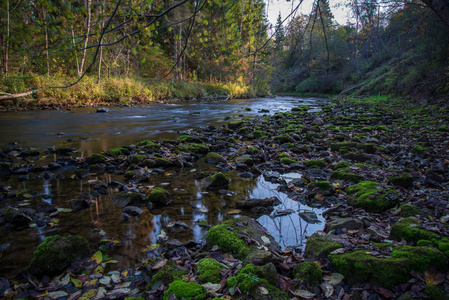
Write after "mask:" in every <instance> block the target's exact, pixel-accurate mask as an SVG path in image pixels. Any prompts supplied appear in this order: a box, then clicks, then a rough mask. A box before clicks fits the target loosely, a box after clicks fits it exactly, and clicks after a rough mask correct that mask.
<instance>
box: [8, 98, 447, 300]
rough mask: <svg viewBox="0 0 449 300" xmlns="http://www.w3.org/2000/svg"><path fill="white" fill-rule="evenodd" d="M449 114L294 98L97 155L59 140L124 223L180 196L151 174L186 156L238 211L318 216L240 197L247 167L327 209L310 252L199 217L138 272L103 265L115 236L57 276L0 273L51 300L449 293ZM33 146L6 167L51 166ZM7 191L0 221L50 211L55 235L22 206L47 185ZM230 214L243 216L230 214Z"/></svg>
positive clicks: (251, 229) (66, 156) (23, 221)
mask: <svg viewBox="0 0 449 300" xmlns="http://www.w3.org/2000/svg"><path fill="white" fill-rule="evenodd" d="M448 112H449V108H448V107H447V106H445V107H444V106H441V105H439V106H437V105H428V106H422V105H420V104H415V103H412V102H406V101H403V100H400V99H389V98H382V99H380V98H375V99H363V98H358V99H340V100H333V101H332V102H331V103H330V104H329V105H327V106H324V107H323V108H322V112H320V113H309V112H307V108H306V107H295V108H293V109H292V110H291V112H287V113H277V114H275V115H274V116H264V117H260V118H256V119H236V120H231V121H230V122H229V123H228V125H227V126H224V127H207V128H202V129H197V130H191V131H189V134H188V135H186V134H184V135H181V136H180V137H179V138H177V139H176V140H161V141H143V142H141V143H138V144H136V145H130V146H124V147H121V148H116V149H111V150H109V151H108V152H105V153H102V154H95V155H91V156H89V157H87V158H76V157H72V156H71V151H72V150H71V149H66V150H64V151H63V150H62V149H61V150H58V149H55V150H54V152H55V153H54V154H56V155H59V156H60V158H59V160H58V161H56V163H57V164H59V165H60V166H59V168H61V167H62V164H64V165H66V166H67V165H69V166H72V167H73V170H72V171H71V172H72V174H73V177H72V176H69V177H68V178H67V180H74V181H76V182H78V181H80V182H83V181H84V182H86V181H91V180H93V182H91V184H92V185H91V188H90V190H89V191H90V192H89V193H90V194H92V195H96V194H98V195H101V194H102V193H109V192H110V193H113V195H114V199H115V200H114V201H115V203H116V205H120V206H123V207H124V208H123V214H124V215H123V216H122V217H121V218H122V220H123V222H126V221H125V219H126V220H129V219H130V218H134V214H137V215H141V214H148V213H149V214H151V213H152V212H154V211H155V210H158V209H159V210H162V211H164V210H166V209H167V208H168V207H170V206H173V205H176V204H177V201H179V200H177V199H178V198H177V194H176V193H177V192H176V191H178V189H176V190H175V189H174V188H173V189H172V188H167V187H166V186H165V185H160V186H157V187H148V186H147V185H148V184H147V182H148V180H151V178H152V176H154V175H155V173H154V172H157V173H162V174H168V173H176V170H180V169H183V168H187V169H190V171H191V172H193V174H195V178H196V180H198V182H201V189H200V192H204V193H209V194H215V195H216V196H217V197H218V198H217V201H215V205H216V203H220V202H224V203H226V207H230V208H232V209H235V210H236V211H234V213H237V214H239V215H246V216H249V217H251V219H252V218H254V217H255V216H258V215H260V214H268V215H274V214H275V213H284V214H290V215H292V216H293V215H298V216H299V217H300V218H302V219H303V220H305V221H307V222H308V223H310V224H313V223H314V222H316V220H317V218H316V215H314V213H313V212H310V211H302V210H300V211H299V212H297V211H286V210H282V205H280V206H278V205H279V204H278V202H277V201H276V199H270V198H268V199H258V201H255V200H256V199H246V200H247V201H242V202H240V203H238V202H237V201H235V200H233V198H232V197H233V196H232V195H233V191H232V190H229V187H230V185H229V181H228V179H229V175H228V172H237V173H238V174H239V176H238V177H239V178H241V179H240V182H241V184H247V182H246V181H244V180H245V179H244V178H251V177H256V176H260V175H262V176H264V178H265V179H266V180H267V181H271V182H276V183H278V184H279V187H278V188H277V189H278V190H279V191H280V192H281V193H284V194H286V195H288V197H289V198H291V199H292V200H294V201H297V202H298V203H304V204H307V205H309V206H320V207H326V208H328V209H327V210H326V211H325V212H324V213H323V216H324V217H325V218H326V225H325V227H324V230H323V231H321V232H318V233H316V234H314V235H312V236H310V237H309V238H308V239H307V242H306V248H305V251H304V252H302V251H299V250H298V249H295V248H290V249H281V248H280V247H279V245H278V244H277V242H276V241H274V240H273V239H272V238H271V237H270V235H268V234H267V233H266V231H265V230H264V229H263V228H260V227H258V226H257V225H255V224H253V223H252V221H251V219H248V218H238V219H235V220H234V221H229V222H227V223H224V224H223V225H217V226H213V227H211V228H209V227H210V224H208V223H202V225H203V226H205V227H206V228H207V229H208V232H207V236H206V242H204V243H197V242H185V243H180V242H178V241H176V240H174V239H173V238H176V237H175V236H171V238H170V239H169V240H168V241H164V240H165V239H166V235H164V234H163V233H162V232H161V233H160V235H159V237H158V238H159V239H160V242H161V245H162V246H161V247H162V248H163V251H161V254H160V256H157V257H155V259H152V260H148V261H146V262H144V263H143V264H142V265H139V266H137V267H135V268H132V270H119V271H115V272H108V271H105V268H106V267H107V266H109V265H110V264H112V263H114V262H111V260H110V259H108V258H107V256H106V255H107V253H108V249H110V248H109V247H114V246H117V247H120V246H119V245H116V243H115V242H114V241H106V242H105V243H104V244H103V245H107V246H106V247H102V248H99V249H91V253H93V252H95V253H96V254H95V255H93V256H92V257H91V258H90V259H89V260H88V262H85V263H84V264H79V263H78V264H74V265H72V268H71V269H69V270H68V271H66V272H65V273H63V275H62V276H60V277H57V278H54V279H53V280H50V279H46V278H44V279H40V280H36V279H33V277H30V276H29V275H28V276H25V275H27V273H24V274H22V275H19V276H18V277H16V278H14V281H12V280H9V281H8V285H7V283H6V282H5V281H4V280H2V282H3V283H4V285H5V286H7V287H8V288H9V290H7V293H8V295H9V294H13V293H14V292H17V294H16V297H17V298H18V297H22V298H32V297H36V296H38V295H43V294H45V293H47V294H46V296H48V297H53V298H57V297H56V296H60V297H66V298H73V297H78V296H85V297H91V298H93V297H95V296H97V297H100V296H103V297H106V298H113V297H116V298H120V297H121V298H124V297H126V296H134V297H145V298H146V299H160V298H162V297H164V299H168V298H169V296H170V294H171V293H174V294H175V295H176V296H177V297H178V298H179V299H180V298H181V297H185V298H189V297H195V298H196V299H211V298H213V297H216V298H222V299H225V298H229V297H233V298H246V299H250V298H256V299H288V298H292V297H296V298H306V299H313V298H325V297H334V298H343V299H350V298H373V299H379V298H380V299H382V298H400V297H404V298H407V297H408V298H426V297H430V298H432V299H439V297H442V298H443V299H444V297H445V296H444V295H445V294H446V295H447V294H448V293H449V280H448V276H447V275H448V264H447V260H448V255H449V250H448V249H449V230H448V227H447V223H448V222H449V209H448V207H449V202H448V199H449V194H448V192H447V191H448V179H449V166H448V160H449V153H448V152H447V149H448V146H449V144H448V140H449V139H448V137H449V129H448V125H449V124H448V123H449V118H448V115H449V114H448ZM69 150H70V151H69ZM30 151H31V149H16V148H14V147H13V148H10V149H4V150H3V152H2V154H1V158H2V165H1V166H2V169H1V171H2V176H26V177H31V176H35V175H37V176H46V175H45V173H44V172H50V171H51V170H54V168H58V166H57V165H54V164H51V165H50V164H48V165H45V166H38V165H37V164H36V163H35V162H33V160H32V159H31V157H33V155H39V154H40V153H36V152H30ZM203 160H204V163H206V164H208V165H210V166H211V167H212V170H213V171H212V172H201V171H200V170H198V169H193V164H194V163H195V162H197V161H203ZM286 172H298V173H301V174H302V176H301V178H299V179H296V180H292V181H288V182H287V181H286V180H285V179H284V178H283V177H282V176H281V175H282V174H284V173H286ZM101 173H106V174H116V175H118V176H119V178H121V180H120V181H116V180H114V181H110V182H98V180H95V176H96V174H101ZM26 177H23V179H24V180H25V181H26V180H27V179H26ZM175 177H176V176H175ZM3 178H7V177H3ZM163 190H165V191H163ZM2 197H3V200H2V201H3V202H4V203H11V204H12V205H11V208H10V209H9V212H8V213H6V210H5V209H3V210H2V211H1V212H2V216H3V218H4V221H3V223H2V224H4V225H2V226H8V228H11V230H12V229H13V228H14V227H15V226H19V225H22V226H23V225H25V226H27V227H29V228H33V227H32V226H30V224H33V223H35V222H37V220H44V223H52V224H53V227H52V231H48V232H49V233H48V234H49V235H51V233H53V234H54V233H55V231H54V229H55V228H56V229H57V227H58V225H57V224H55V222H54V221H53V220H52V218H54V216H53V217H50V214H51V213H50V212H41V215H36V212H33V211H30V210H24V208H23V205H21V204H24V203H27V202H30V203H31V204H32V205H35V203H34V202H31V201H38V200H42V195H38V194H35V193H34V192H33V191H22V190H15V189H14V188H12V187H7V185H5V186H4V187H3V194H2ZM96 201H97V200H95V197H92V198H86V199H85V200H84V202H83V201H77V202H76V203H73V207H76V208H80V209H87V208H88V207H89V206H91V205H95V203H96ZM71 205H72V204H70V207H72V206H71ZM75 205H77V206H75ZM134 207H136V208H139V209H140V210H142V211H139V210H137V209H135V208H134ZM198 209H199V211H201V210H202V211H204V212H205V211H206V210H210V208H208V207H204V208H203V207H200V208H198ZM275 210H276V211H275ZM53 213H54V211H53ZM126 215H128V217H129V218H128V219H127V216H126ZM227 218H229V219H230V220H232V219H233V215H232V214H230V213H229V214H228V215H227ZM8 224H9V225H8ZM196 225H197V224H188V223H183V222H177V223H176V222H175V223H173V224H172V225H171V226H172V227H178V229H180V230H189V228H191V227H192V226H196ZM56 232H57V231H56ZM91 238H92V237H91ZM91 244H92V243H91ZM148 246H150V245H148ZM98 250H100V251H101V252H100V253H101V256H100V254H98V252H96V251H98ZM6 251H8V249H7V248H5V249H4V250H2V252H6ZM87 256H88V257H90V253H89V255H87ZM205 258H213V260H204V259H205ZM89 261H90V263H89ZM50 265H51V264H50ZM99 267H101V268H99ZM83 271H84V272H83ZM34 275H35V276H40V277H41V276H42V274H34ZM44 275H45V274H44ZM44 277H45V276H44ZM11 282H14V283H15V285H14V286H13V285H12V284H11ZM17 282H18V283H19V284H17ZM188 282H189V283H188ZM208 282H211V284H208Z"/></svg>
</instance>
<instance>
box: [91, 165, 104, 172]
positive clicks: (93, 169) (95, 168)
mask: <svg viewBox="0 0 449 300" xmlns="http://www.w3.org/2000/svg"><path fill="white" fill-rule="evenodd" d="M89 172H90V173H96V174H103V173H104V172H106V167H105V166H104V165H99V164H93V165H90V166H89Z"/></svg>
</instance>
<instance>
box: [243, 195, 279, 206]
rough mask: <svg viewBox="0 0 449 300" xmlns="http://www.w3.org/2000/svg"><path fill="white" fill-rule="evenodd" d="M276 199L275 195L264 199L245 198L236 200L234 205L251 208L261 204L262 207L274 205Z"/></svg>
mask: <svg viewBox="0 0 449 300" xmlns="http://www.w3.org/2000/svg"><path fill="white" fill-rule="evenodd" d="M276 199H277V198H276V197H271V198H265V199H255V198H253V199H247V200H242V201H237V202H236V203H235V207H236V208H243V209H251V208H253V207H256V206H262V207H267V206H274V205H276V204H275V200H276ZM278 201H279V200H278Z"/></svg>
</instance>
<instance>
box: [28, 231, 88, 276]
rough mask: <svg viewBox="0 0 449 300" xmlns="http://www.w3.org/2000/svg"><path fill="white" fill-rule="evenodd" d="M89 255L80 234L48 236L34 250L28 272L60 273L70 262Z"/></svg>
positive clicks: (52, 274)
mask: <svg viewBox="0 0 449 300" xmlns="http://www.w3.org/2000/svg"><path fill="white" fill-rule="evenodd" d="M89 256H90V247H89V243H88V241H87V239H86V238H85V237H82V236H66V237H63V236H58V235H55V236H49V237H47V238H46V239H45V241H44V242H43V243H42V244H40V245H39V246H38V247H37V249H36V251H34V254H33V259H32V260H31V263H30V265H29V266H28V268H27V269H28V272H30V273H31V274H32V275H34V276H36V277H39V278H40V277H42V276H44V275H47V276H54V275H58V274H61V273H62V272H63V271H64V270H65V269H66V268H68V267H69V266H70V265H71V264H72V263H74V262H76V261H78V260H80V259H83V258H87V257H89Z"/></svg>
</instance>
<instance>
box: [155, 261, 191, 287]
mask: <svg viewBox="0 0 449 300" xmlns="http://www.w3.org/2000/svg"><path fill="white" fill-rule="evenodd" d="M187 274H188V271H187V270H186V269H184V268H182V267H180V266H178V265H177V264H176V263H175V262H174V261H171V260H169V261H167V263H166V264H165V266H163V267H162V268H161V269H159V270H158V271H157V273H156V274H155V275H154V276H153V277H152V278H151V281H150V283H149V284H148V286H147V290H151V289H152V288H153V286H154V285H155V284H156V283H157V282H163V283H164V284H165V285H169V284H170V283H172V282H173V281H175V280H179V279H181V278H182V276H184V275H187Z"/></svg>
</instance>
